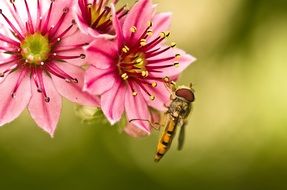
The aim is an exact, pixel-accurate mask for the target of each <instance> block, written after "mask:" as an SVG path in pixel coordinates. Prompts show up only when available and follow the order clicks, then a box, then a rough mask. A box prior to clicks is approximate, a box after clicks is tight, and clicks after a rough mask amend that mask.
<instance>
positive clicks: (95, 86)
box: [84, 65, 118, 95]
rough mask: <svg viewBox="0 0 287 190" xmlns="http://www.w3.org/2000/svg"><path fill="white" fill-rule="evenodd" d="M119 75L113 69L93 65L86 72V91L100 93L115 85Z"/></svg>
mask: <svg viewBox="0 0 287 190" xmlns="http://www.w3.org/2000/svg"><path fill="white" fill-rule="evenodd" d="M117 77H118V76H116V74H115V71H113V70H111V69H98V68H96V67H95V66H93V65H91V66H90V67H89V69H88V70H87V71H86V73H85V85H84V91H87V92H89V93H90V94H95V95H100V94H102V93H104V92H106V91H107V90H110V89H111V88H112V87H113V85H114V83H115V81H116V78H117Z"/></svg>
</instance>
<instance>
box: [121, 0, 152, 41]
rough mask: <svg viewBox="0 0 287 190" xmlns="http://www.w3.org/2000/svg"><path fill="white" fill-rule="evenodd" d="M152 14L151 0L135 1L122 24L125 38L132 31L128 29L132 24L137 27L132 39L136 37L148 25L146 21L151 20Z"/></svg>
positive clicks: (128, 36)
mask: <svg viewBox="0 0 287 190" xmlns="http://www.w3.org/2000/svg"><path fill="white" fill-rule="evenodd" d="M153 15H154V6H153V5H152V3H151V0H140V1H138V2H137V3H135V5H134V6H133V8H132V9H131V10H130V11H129V13H128V15H127V17H126V19H125V22H124V25H123V32H124V36H125V38H126V40H127V39H130V37H131V34H132V32H131V31H130V29H131V27H133V26H135V27H136V28H137V31H136V33H134V39H138V38H139V37H140V36H141V35H142V34H143V32H144V31H145V30H146V28H147V27H148V23H149V22H150V21H151V20H152V17H153Z"/></svg>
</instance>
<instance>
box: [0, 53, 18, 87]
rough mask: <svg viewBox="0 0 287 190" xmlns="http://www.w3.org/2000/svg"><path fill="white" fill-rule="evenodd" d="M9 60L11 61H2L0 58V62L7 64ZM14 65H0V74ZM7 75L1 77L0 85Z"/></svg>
mask: <svg viewBox="0 0 287 190" xmlns="http://www.w3.org/2000/svg"><path fill="white" fill-rule="evenodd" d="M9 60H13V59H3V58H0V61H1V62H9ZM14 64H15V63H13V62H11V63H5V64H0V74H3V73H4V71H6V70H8V69H10V68H11V67H13V65H14ZM7 75H8V74H7V73H6V74H5V75H4V76H3V77H0V83H2V82H3V81H4V80H5V78H6V77H7Z"/></svg>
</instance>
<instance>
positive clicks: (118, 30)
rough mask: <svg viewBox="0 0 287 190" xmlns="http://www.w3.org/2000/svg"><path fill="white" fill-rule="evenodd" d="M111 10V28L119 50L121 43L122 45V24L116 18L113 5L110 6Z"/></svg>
mask: <svg viewBox="0 0 287 190" xmlns="http://www.w3.org/2000/svg"><path fill="white" fill-rule="evenodd" d="M111 9H112V15H113V26H114V28H115V31H116V35H117V38H116V40H117V42H118V47H119V48H121V47H122V45H123V43H124V36H123V29H122V24H121V23H120V21H119V19H118V17H117V13H116V9H115V6H114V4H111Z"/></svg>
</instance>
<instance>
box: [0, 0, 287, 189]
mask: <svg viewBox="0 0 287 190" xmlns="http://www.w3.org/2000/svg"><path fill="white" fill-rule="evenodd" d="M129 2H130V4H132V3H131V2H132V1H129ZM155 2H157V3H159V6H158V8H159V9H160V10H161V11H171V12H173V25H172V37H171V38H172V40H174V41H176V42H177V44H178V47H180V48H182V49H185V50H186V51H187V52H189V53H192V54H193V55H194V56H195V57H197V58H198V61H197V62H196V63H194V64H193V65H192V66H190V67H189V69H188V70H186V71H185V72H184V73H183V75H182V78H181V80H180V81H179V83H180V84H189V83H190V82H193V84H194V89H195V91H196V97H197V99H196V102H195V103H194V110H193V113H192V115H191V117H190V122H189V126H188V129H187V135H186V144H185V147H184V150H183V151H181V152H178V151H177V150H176V143H177V142H175V143H174V144H173V147H172V148H171V150H170V151H169V152H168V153H167V155H166V157H164V159H163V160H162V161H161V162H160V163H158V164H155V163H154V162H153V156H154V151H155V147H156V143H157V141H158V136H159V133H158V132H155V133H154V134H152V135H151V136H150V137H147V138H142V139H134V138H131V137H128V136H127V135H125V134H123V133H119V130H118V129H117V127H111V126H109V125H107V124H103V122H98V123H97V124H93V125H87V124H83V123H82V122H81V121H80V119H79V118H77V117H76V116H75V113H74V105H72V104H70V103H67V102H65V104H64V109H63V114H62V117H61V121H60V123H59V126H58V129H57V131H56V135H55V138H53V139H51V138H50V137H49V136H48V135H47V134H46V133H44V132H42V131H41V130H40V129H39V128H37V127H36V125H35V124H34V122H33V121H32V119H31V118H30V116H29V115H28V113H27V112H26V113H24V114H22V116H21V117H20V118H18V119H17V120H15V121H14V122H13V123H11V124H9V125H6V126H5V127H3V128H1V129H0V171H1V172H0V189H112V188H114V189H163V188H164V189H176V188H177V189H196V190H204V189H208V190H210V189H212V190H217V189H218V190H224V189H227V190H241V189H250V190H254V189H272V190H274V189H276V190H277V189H286V188H287V180H286V178H287V117H286V113H287V112H286V111H287V101H286V100H285V98H286V97H287V85H286V84H287V73H286V71H287V51H286V50H287V11H286V10H287V9H286V5H287V1H286V0H281V1H280V0H274V1H270V0H260V1H259V0H177V1H171V0H157V1H155Z"/></svg>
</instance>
